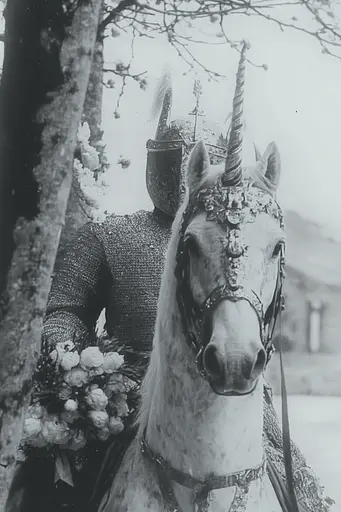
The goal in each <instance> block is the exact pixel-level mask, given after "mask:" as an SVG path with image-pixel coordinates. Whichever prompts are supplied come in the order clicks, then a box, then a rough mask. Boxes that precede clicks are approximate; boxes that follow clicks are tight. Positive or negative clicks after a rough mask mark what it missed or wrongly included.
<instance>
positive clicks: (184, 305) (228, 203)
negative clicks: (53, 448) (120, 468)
mask: <svg viewBox="0 0 341 512" xmlns="http://www.w3.org/2000/svg"><path fill="white" fill-rule="evenodd" d="M200 212H205V213H206V218H207V220H208V221H215V222H218V223H219V224H221V225H222V226H223V227H226V228H227V230H226V231H227V233H226V234H227V238H226V240H225V241H224V243H223V251H222V258H223V264H224V265H225V267H224V268H225V277H226V284H225V285H223V286H218V287H216V288H214V289H213V290H212V291H211V292H210V293H209V295H208V296H207V297H206V299H205V300H204V301H203V303H202V304H198V303H197V302H196V300H195V299H194V297H193V294H192V291H191V287H190V274H189V272H190V265H189V264H190V257H189V249H188V247H187V245H186V238H185V237H186V230H187V227H188V226H189V223H190V222H191V220H192V219H193V218H194V216H195V215H197V214H198V213H200ZM261 212H265V213H267V214H269V215H271V216H272V217H273V218H275V219H276V220H277V221H278V223H279V225H280V226H281V227H282V228H283V215H282V211H281V209H280V207H279V205H278V204H277V202H276V201H275V199H274V198H273V197H272V196H271V195H270V194H264V192H263V191H261V190H260V189H257V188H256V187H253V186H252V183H251V182H248V181H247V180H243V181H241V182H237V183H235V184H233V185H232V186H231V185H229V186H223V184H222V182H221V180H220V179H218V181H217V183H216V184H215V185H214V186H211V187H207V188H205V189H202V190H201V191H199V192H198V193H196V194H194V195H192V196H190V198H189V201H188V204H187V206H186V208H185V210H184V212H183V215H182V221H181V225H180V233H179V242H178V247H177V253H176V267H175V277H176V282H177V288H176V299H177V304H178V308H179V311H180V315H181V322H182V328H183V332H184V334H185V338H186V341H187V344H188V345H189V347H190V348H191V350H192V351H193V352H194V355H195V361H196V365H197V370H198V372H199V374H200V375H201V376H202V377H203V378H204V379H206V380H208V375H207V373H206V371H205V368H204V365H203V353H204V350H205V348H206V346H207V343H208V341H209V337H207V336H205V334H206V329H207V325H208V322H209V320H210V319H211V317H212V313H213V311H214V310H215V309H216V308H217V306H218V305H219V304H220V303H221V302H222V301H224V300H230V301H234V302H237V301H240V300H246V301H248V302H249V304H250V305H251V307H252V308H253V309H254V311H255V312H256V315H257V318H258V322H259V329H260V337H261V341H262V344H263V347H264V349H265V351H266V354H267V362H266V363H268V362H269V360H270V357H271V354H272V352H273V350H274V347H273V343H272V338H273V333H274V329H275V326H276V320H277V319H278V317H280V312H281V310H282V309H283V306H284V301H283V293H282V287H283V280H284V276H285V274H284V264H285V258H284V246H282V245H281V248H280V251H279V254H278V271H277V278H276V286H275V290H274V294H273V298H272V301H271V303H270V305H269V307H268V308H267V309H266V311H264V307H263V303H262V301H261V299H260V298H259V296H258V295H257V293H256V292H255V291H254V290H252V289H251V288H248V286H245V284H244V283H243V284H241V283H240V281H239V273H240V271H242V268H243V255H244V254H245V251H247V247H246V246H244V245H243V242H242V240H241V237H240V233H241V226H242V225H243V224H245V223H250V222H254V220H255V219H256V217H257V215H258V214H259V213H261ZM280 355H281V353H280ZM280 362H281V381H282V429H283V452H284V464H285V471H286V476H287V484H288V496H287V495H285V496H282V497H280V496H279V495H278V499H279V502H280V504H281V506H282V508H283V510H286V511H287V512H299V508H298V504H297V500H296V496H295V492H294V483H293V472H292V460H291V445H290V442H291V441H290V431H289V423H288V411H287V396H286V389H285V379H284V373H283V362H282V358H281V361H280ZM251 392H252V391H251ZM225 394H226V395H233V394H234V393H231V392H228V393H224V395H225ZM140 445H141V451H142V453H143V455H144V456H145V457H146V458H147V459H148V460H149V461H150V462H151V463H152V464H153V465H154V467H155V469H156V474H157V478H158V481H159V486H160V490H161V493H162V496H163V499H164V502H165V506H166V507H167V508H166V509H167V511H169V512H181V507H179V505H178V502H177V499H176V497H175V493H174V490H173V487H172V484H171V482H172V481H175V482H177V483H179V484H180V485H183V486H185V487H188V488H190V489H192V490H193V491H194V500H195V503H196V504H197V507H198V511H199V512H207V511H208V507H209V504H208V495H209V492H210V491H212V490H214V489H221V488H223V487H229V486H236V493H235V496H234V498H233V501H232V504H231V507H230V512H231V511H233V512H234V511H237V510H240V511H241V510H246V506H247V495H248V490H249V486H250V483H251V482H252V481H253V480H256V479H258V478H262V476H263V474H264V472H265V467H266V466H265V464H266V461H265V460H264V462H263V463H262V464H261V465H259V466H258V467H257V468H250V469H246V470H243V471H242V472H240V473H238V474H237V473H235V474H231V475H225V476H220V477H209V478H208V479H207V480H205V481H204V482H200V481H198V480H196V479H195V478H193V477H192V476H190V475H187V474H185V473H183V472H181V471H178V470H175V469H174V468H172V467H171V466H170V465H169V464H168V462H167V461H166V460H164V459H163V458H162V457H161V456H159V455H156V454H155V453H154V452H153V450H152V449H151V448H150V446H149V445H148V443H147V441H146V436H145V434H144V435H143V436H142V438H141V439H140ZM270 469H271V468H270ZM271 473H272V471H270V472H269V477H270V480H271V481H272V483H273V479H272V476H271ZM276 493H277V491H276Z"/></svg>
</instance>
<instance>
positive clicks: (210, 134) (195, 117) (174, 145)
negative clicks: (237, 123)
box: [146, 70, 227, 217]
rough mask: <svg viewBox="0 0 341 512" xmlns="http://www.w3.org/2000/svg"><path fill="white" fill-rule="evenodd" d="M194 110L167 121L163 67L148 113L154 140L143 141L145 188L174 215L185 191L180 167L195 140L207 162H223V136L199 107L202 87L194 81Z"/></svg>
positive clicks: (168, 88)
mask: <svg viewBox="0 0 341 512" xmlns="http://www.w3.org/2000/svg"><path fill="white" fill-rule="evenodd" d="M193 93H194V95H195V98H196V104H195V106H194V109H193V110H192V111H191V112H189V113H188V115H187V116H186V117H183V118H180V119H176V120H173V121H170V118H171V108H172V80H171V74H170V72H169V70H167V71H166V72H165V73H164V75H163V77H162V78H161V80H160V81H159V84H158V87H157V91H156V95H155V100H154V104H153V109H152V114H153V117H156V116H157V114H158V113H159V120H158V125H157V129H156V134H155V139H154V140H151V139H150V140H148V142H147V170H146V184H147V190H148V193H149V196H150V198H151V199H152V201H153V204H154V206H155V207H156V208H158V209H159V210H161V211H163V212H164V213H165V214H166V215H169V216H171V217H174V216H175V214H176V212H177V210H178V208H179V206H180V204H181V201H182V198H183V196H184V192H185V179H184V174H185V173H184V170H185V166H186V162H187V157H188V156H189V154H190V152H191V150H192V148H193V147H194V145H195V143H196V141H197V140H198V139H199V138H201V139H203V140H204V142H205V144H206V146H207V149H208V153H209V155H210V161H211V164H213V165H214V164H218V163H222V162H224V160H225V158H226V147H227V141H226V137H224V135H223V130H222V129H221V128H220V127H219V125H218V124H217V123H215V122H212V121H210V120H207V119H206V118H205V116H204V113H203V112H202V111H201V109H200V96H201V94H202V87H201V84H200V82H199V81H198V80H196V81H195V83H194V89H193Z"/></svg>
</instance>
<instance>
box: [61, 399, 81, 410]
mask: <svg viewBox="0 0 341 512" xmlns="http://www.w3.org/2000/svg"><path fill="white" fill-rule="evenodd" d="M64 409H65V410H66V411H69V412H75V411H77V409H78V404H77V402H76V401H75V400H71V399H70V400H66V402H65V404H64Z"/></svg>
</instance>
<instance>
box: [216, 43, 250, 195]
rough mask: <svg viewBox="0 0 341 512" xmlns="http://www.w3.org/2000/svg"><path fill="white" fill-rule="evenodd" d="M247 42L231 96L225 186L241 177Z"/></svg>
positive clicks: (244, 45)
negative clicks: (231, 105) (231, 108)
mask: <svg viewBox="0 0 341 512" xmlns="http://www.w3.org/2000/svg"><path fill="white" fill-rule="evenodd" d="M249 47H250V46H249V44H248V43H247V42H244V44H243V48H242V51H241V54H240V60H239V66H238V73H237V83H236V90H235V93H234V98H233V111H232V121H231V129H230V136H229V141H228V146H227V157H226V161H225V171H224V174H223V175H222V183H223V185H225V186H231V185H236V184H237V183H239V182H240V180H241V178H242V155H241V153H242V143H243V128H244V124H243V101H244V82H245V52H246V50H247V49H248V48H249Z"/></svg>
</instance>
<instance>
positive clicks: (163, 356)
mask: <svg viewBox="0 0 341 512" xmlns="http://www.w3.org/2000/svg"><path fill="white" fill-rule="evenodd" d="M173 261H174V260H173ZM169 270H171V269H169ZM173 275H174V274H173ZM167 276H168V278H167ZM174 281H175V280H174V279H172V277H171V275H170V274H169V272H165V274H164V279H163V282H162V285H161V292H160V302H159V309H158V315H157V322H156V330H155V338H154V349H153V353H152V357H151V362H150V366H149V369H148V372H147V375H146V379H145V382H144V385H143V402H142V414H141V416H140V435H142V433H143V432H144V431H146V440H147V442H148V443H149V445H150V446H151V448H152V450H153V451H154V453H156V454H158V455H161V456H162V457H163V458H164V459H165V460H167V461H168V463H169V464H170V465H171V466H173V467H174V468H176V469H178V470H180V471H183V472H185V473H188V474H191V475H192V476H194V477H196V478H199V479H204V478H206V477H207V476H208V474H210V473H214V474H216V475H221V474H228V473H231V472H235V471H239V470H242V469H246V468H252V467H255V466H257V465H258V464H260V463H261V461H262V458H263V445H262V432H263V391H262V390H263V386H262V382H259V383H258V386H257V388H256V390H255V391H254V392H253V393H252V394H250V395H247V396H243V397H223V396H218V395H216V394H215V393H213V392H212V391H211V388H210V387H209V384H208V383H207V382H206V381H205V380H204V379H203V378H202V377H201V376H199V375H198V373H197V371H196V368H195V362H194V359H195V357H194V354H193V353H192V351H191V350H190V349H189V347H188V345H187V344H186V341H185V337H184V335H183V333H182V332H181V328H180V327H179V326H180V325H181V321H180V318H179V312H178V308H177V305H176V302H175V282H174Z"/></svg>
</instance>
